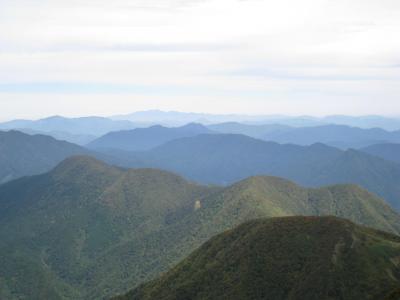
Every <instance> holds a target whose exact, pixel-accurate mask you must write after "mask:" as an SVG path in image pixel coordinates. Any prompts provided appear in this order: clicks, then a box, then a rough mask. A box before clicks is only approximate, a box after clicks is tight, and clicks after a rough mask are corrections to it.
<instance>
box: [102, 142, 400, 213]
mask: <svg viewBox="0 0 400 300" xmlns="http://www.w3.org/2000/svg"><path fill="white" fill-rule="evenodd" d="M108 154H109V155H113V156H116V157H119V158H120V159H121V161H120V162H119V164H120V165H121V166H124V167H153V168H161V169H166V170H170V171H173V172H177V173H178V174H181V175H182V176H185V177H187V178H190V179H192V180H195V181H198V182H201V183H205V184H221V185H226V184H230V183H233V182H235V181H238V180H241V179H243V178H246V177H248V176H253V175H261V174H266V175H275V176H280V177H284V178H288V179H291V180H294V181H295V182H298V183H299V184H303V185H306V186H321V185H327V184H337V183H355V184H359V185H361V186H363V187H364V188H367V189H368V190H370V191H372V192H374V193H377V194H378V195H380V196H381V197H384V198H385V199H386V200H387V201H388V202H389V203H390V204H391V205H392V206H393V207H395V208H397V209H400V201H399V199H400V165H398V164H397V163H393V162H390V161H386V160H383V159H381V158H379V157H376V156H372V155H369V154H366V153H364V152H361V151H356V150H347V151H342V150H339V149H337V148H333V147H329V146H326V145H323V144H314V145H311V146H297V145H281V144H277V143H273V142H265V141H261V140H257V139H253V138H250V137H247V136H244V135H229V134H227V135H221V134H211V135H198V136H195V137H189V138H182V139H178V140H173V141H170V142H168V143H166V144H163V145H161V146H159V147H157V148H154V149H152V150H149V151H146V152H137V153H134V152H131V153H129V152H114V153H113V152H108ZM117 163H118V162H117Z"/></svg>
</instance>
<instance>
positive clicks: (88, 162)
mask: <svg viewBox="0 0 400 300" xmlns="http://www.w3.org/2000/svg"><path fill="white" fill-rule="evenodd" d="M290 215H336V216H340V217H344V218H348V219H351V220H353V221H354V222H357V223H360V224H365V225H368V226H371V227H375V228H378V229H382V230H385V231H389V232H393V233H399V232H400V216H399V215H398V214H397V213H396V212H394V211H393V210H392V209H391V208H390V207H389V206H388V205H387V204H386V203H385V202H384V201H383V200H382V199H380V198H377V197H376V196H374V195H373V194H370V193H369V192H367V191H365V190H363V189H361V188H359V187H357V186H353V185H337V186H331V187H326V188H320V189H307V188H302V187H300V186H298V185H296V184H294V183H291V182H289V181H287V180H283V179H280V178H276V177H262V176H258V177H251V178H248V179H246V180H243V181H241V182H238V183H236V184H234V185H232V186H229V187H226V188H222V187H212V186H200V185H197V184H194V183H191V182H188V181H186V180H184V179H183V178H181V177H179V176H177V175H174V174H171V173H169V172H165V171H161V170H155V169H136V170H132V169H131V170H126V169H119V168H116V167H112V166H109V165H106V164H104V163H102V162H100V161H97V160H95V159H93V158H90V157H84V156H82V157H80V156H78V157H73V158H69V159H67V160H65V161H63V162H62V163H61V164H59V165H58V166H57V167H56V168H55V169H53V170H52V171H51V172H49V173H46V174H43V175H38V176H33V177H25V178H21V179H18V180H15V181H12V182H9V183H6V184H4V185H1V186H0V265H1V266H2V267H1V268H0V299H3V298H5V299H10V300H13V299H21V298H24V297H25V298H29V299H33V300H35V299H46V298H47V299H55V300H57V299H74V300H75V299H101V298H102V297H107V296H112V295H116V294H119V293H122V292H124V291H127V290H128V289H130V288H133V287H135V286H137V285H138V284H141V283H143V282H145V281H148V280H150V279H153V278H155V277H156V276H158V275H159V274H160V273H161V272H164V271H167V270H168V269H170V268H171V267H172V266H174V265H175V264H176V263H178V262H179V261H180V260H181V259H183V258H185V257H186V256H187V255H188V254H189V253H190V252H191V251H193V250H194V249H196V248H197V247H199V246H200V245H201V244H202V243H203V242H205V241H206V240H208V239H209V238H210V237H212V236H214V235H215V234H218V233H221V232H223V231H225V230H227V229H230V228H233V227H235V226H237V225H239V224H240V223H242V222H244V221H248V220H251V219H254V218H260V217H276V216H290ZM375 250H376V252H377V253H380V249H379V248H375Z"/></svg>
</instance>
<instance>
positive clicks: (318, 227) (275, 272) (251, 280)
mask: <svg viewBox="0 0 400 300" xmlns="http://www.w3.org/2000/svg"><path fill="white" fill-rule="evenodd" d="M378 249H379V250H378ZM399 255H400V238H399V237H398V236H395V235H389V234H386V233H383V232H379V231H375V230H372V229H369V228H365V227H362V226H358V225H355V224H354V223H351V222H349V221H348V220H344V219H338V218H333V217H298V216H297V217H286V218H272V219H258V220H253V221H249V222H246V223H244V224H242V225H240V226H238V227H236V228H235V229H233V230H229V231H227V232H224V233H222V234H220V235H217V236H215V237H213V238H212V239H210V240H209V241H208V242H207V243H205V244H203V245H202V246H201V247H200V248H199V249H197V250H196V251H194V252H193V253H192V254H191V255H190V256H189V257H188V258H186V259H185V260H183V261H182V262H181V263H180V264H178V265H177V266H176V267H174V268H173V269H172V270H170V271H169V272H167V273H165V274H163V275H162V276H161V277H159V278H157V279H156V280H153V281H151V282H149V283H146V284H144V285H141V286H140V287H138V288H137V289H135V290H133V291H131V292H129V293H127V294H126V295H124V296H120V297H116V298H114V300H149V299H160V300H164V299H175V300H184V299H193V300H201V299H237V300H246V299H248V300H261V299H276V300H284V299H298V300H303V299H309V300H313V299H315V300H320V299H375V300H378V299H386V298H385V297H386V296H390V295H391V294H392V293H393V292H395V291H396V290H397V288H398V286H399V284H400V275H399V272H398V257H399ZM238 274H240V276H239V275H238ZM393 299H396V298H393Z"/></svg>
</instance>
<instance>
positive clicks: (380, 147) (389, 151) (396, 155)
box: [360, 144, 400, 163]
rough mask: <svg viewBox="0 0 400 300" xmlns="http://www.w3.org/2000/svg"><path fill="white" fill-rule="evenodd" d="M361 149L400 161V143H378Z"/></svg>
mask: <svg viewBox="0 0 400 300" xmlns="http://www.w3.org/2000/svg"><path fill="white" fill-rule="evenodd" d="M360 150H361V151H363V152H366V153H368V154H371V155H375V156H378V157H380V158H383V159H386V160H389V161H393V162H396V163H400V144H377V145H372V146H369V147H365V148H362V149H360Z"/></svg>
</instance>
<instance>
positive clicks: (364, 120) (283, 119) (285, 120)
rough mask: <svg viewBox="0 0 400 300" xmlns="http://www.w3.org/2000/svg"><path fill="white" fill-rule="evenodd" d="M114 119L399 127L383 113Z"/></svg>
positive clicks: (154, 113) (171, 114)
mask: <svg viewBox="0 0 400 300" xmlns="http://www.w3.org/2000/svg"><path fill="white" fill-rule="evenodd" d="M111 118H112V119H115V120H129V121H132V122H141V123H152V124H161V125H165V126H182V125H184V124H187V123H193V122H195V123H202V124H207V125H209V124H214V123H225V122H240V123H247V124H281V125H287V126H293V127H304V126H321V125H329V124H337V125H347V126H353V127H360V128H375V127H378V128H382V129H386V130H400V117H397V118H395V117H392V118H390V117H384V116H341V115H334V116H327V117H320V118H318V117H312V116H295V117H291V116H284V115H238V114H225V115H224V114H206V113H185V112H177V111H160V110H148V111H139V112H135V113H131V114H125V115H119V116H112V117H111Z"/></svg>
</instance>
